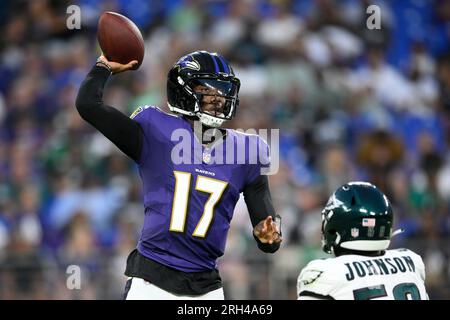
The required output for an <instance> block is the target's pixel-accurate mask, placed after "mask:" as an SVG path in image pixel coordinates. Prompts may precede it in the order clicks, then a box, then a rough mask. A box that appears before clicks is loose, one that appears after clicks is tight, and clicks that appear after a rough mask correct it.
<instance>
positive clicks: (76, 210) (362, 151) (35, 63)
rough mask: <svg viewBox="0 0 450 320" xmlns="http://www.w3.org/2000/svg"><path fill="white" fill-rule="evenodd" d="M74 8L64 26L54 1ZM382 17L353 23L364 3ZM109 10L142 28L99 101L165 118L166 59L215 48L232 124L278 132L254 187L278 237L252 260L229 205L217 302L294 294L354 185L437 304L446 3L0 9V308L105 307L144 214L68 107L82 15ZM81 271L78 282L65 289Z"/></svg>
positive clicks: (83, 37)
mask: <svg viewBox="0 0 450 320" xmlns="http://www.w3.org/2000/svg"><path fill="white" fill-rule="evenodd" d="M71 4H77V5H79V6H80V8H81V29H80V30H76V29H75V30H69V29H68V28H67V26H66V19H67V18H68V17H69V15H68V14H67V13H66V9H67V7H68V6H69V5H71ZM371 4H377V5H378V6H379V7H380V9H381V29H379V30H369V29H368V28H367V27H366V20H367V18H368V17H369V14H367V13H366V8H367V7H368V6H369V5H371ZM104 11H116V12H120V13H122V14H124V15H126V16H128V17H129V18H131V19H132V20H133V21H134V22H135V23H136V24H137V25H138V26H139V28H140V29H141V31H142V33H143V36H144V39H145V44H146V55H145V60H144V63H143V65H142V67H141V68H140V69H139V70H138V71H134V72H127V73H124V74H121V75H119V76H114V77H112V79H111V80H110V82H109V84H108V89H107V91H106V96H105V100H106V101H107V102H108V103H109V104H111V105H113V106H116V107H117V108H119V109H120V110H122V111H123V112H125V113H127V114H131V113H132V111H133V110H134V109H135V108H136V107H137V106H139V105H145V104H153V105H158V106H160V107H162V108H166V103H165V96H166V91H165V90H166V89H165V86H166V75H167V72H168V70H169V68H170V67H171V65H172V64H173V63H174V62H175V61H176V60H177V59H178V58H179V57H180V56H182V55H184V54H186V53H188V52H190V51H194V50H199V49H204V50H208V51H217V52H220V53H221V54H222V55H223V56H225V57H226V58H227V59H228V60H230V62H231V63H232V65H233V66H234V69H235V73H236V74H237V76H238V77H239V78H240V79H241V81H242V88H241V94H240V98H241V103H240V107H239V109H238V113H237V118H236V119H235V120H234V121H233V122H231V123H229V124H228V126H229V127H233V128H242V129H248V128H255V129H260V128H278V129H280V160H281V165H280V170H279V172H278V174H276V175H273V176H271V177H270V183H271V190H272V197H273V200H274V204H275V207H276V209H277V211H278V213H279V214H280V215H281V216H282V218H283V222H282V227H283V236H284V242H283V245H282V248H281V250H280V251H278V252H277V253H276V254H275V255H267V254H264V253H262V252H260V251H259V250H258V249H257V247H256V243H255V242H254V240H253V237H252V235H251V230H252V228H251V223H250V219H249V217H248V213H247V211H246V208H245V203H244V202H243V201H240V202H239V203H238V206H237V207H236V211H235V215H234V218H233V221H232V227H231V230H230V233H229V237H228V242H227V249H226V253H225V255H224V257H222V258H221V259H220V260H219V268H220V270H221V276H222V279H223V281H224V285H225V294H226V297H227V298H228V299H296V289H295V288H296V279H297V276H298V274H299V272H300V270H301V268H302V267H303V266H305V264H306V263H307V262H309V261H310V260H311V259H315V258H319V257H327V255H325V254H324V253H322V252H321V250H320V221H321V217H320V211H321V209H322V207H323V205H324V204H325V203H326V201H327V199H328V197H329V195H330V194H331V192H332V191H334V189H336V188H337V187H338V186H340V185H341V184H343V183H345V182H347V181H349V180H367V181H370V182H372V183H374V184H376V185H377V186H378V187H380V188H381V189H382V190H383V191H384V192H385V193H387V195H388V196H389V198H390V200H391V201H392V203H393V205H394V209H395V226H396V227H397V228H405V230H406V232H405V233H404V234H402V235H400V236H397V238H395V239H394V240H393V241H392V243H391V247H407V248H410V249H412V250H415V251H416V252H417V253H419V254H420V255H422V257H423V259H424V261H425V265H426V268H427V280H426V284H427V288H428V291H429V295H430V298H432V299H450V149H449V143H450V45H449V43H450V2H449V1H444V0H442V1H439V0H398V1H375V0H374V1H364V0H342V1H337V0H292V1H288V0H284V1H283V0H278V1H275V0H274V1H268V0H267V1H256V0H254V1H253V0H235V1H221V0H214V1H213V0H210V1H196V0H174V1H162V0H154V1H144V0H116V1H100V0H82V1H49V0H35V1H1V2H0V28H1V34H2V36H1V38H0V299H120V298H121V297H122V293H123V289H124V284H125V281H126V279H125V276H124V275H123V272H124V269H125V262H126V257H127V255H128V253H129V252H130V251H131V250H132V249H133V248H134V247H135V245H136V241H137V237H138V234H139V231H140V227H141V222H142V220H143V206H142V200H141V198H142V197H141V193H140V192H141V189H140V186H141V183H140V180H139V177H138V172H137V169H136V166H135V165H134V163H133V162H132V161H131V160H129V159H128V158H127V157H126V156H124V155H123V154H121V153H120V152H119V151H118V150H117V149H116V148H115V147H114V146H113V145H112V143H110V142H109V141H108V140H106V139H105V138H104V137H103V136H101V135H100V134H99V133H98V132H96V131H95V130H94V129H93V128H92V127H91V126H90V125H88V124H87V123H85V122H84V121H83V120H82V119H81V118H80V116H79V115H78V113H77V111H76V109H75V105H74V104H75V103H74V102H75V97H76V94H77V90H78V88H79V85H80V83H81V81H82V80H83V79H84V77H85V75H86V74H87V72H88V71H89V70H90V68H91V67H92V66H93V64H94V62H95V59H96V58H97V57H98V56H99V54H100V51H99V48H98V44H97V40H96V29H97V21H98V18H99V16H100V14H101V13H102V12H104ZM69 265H77V266H80V268H81V290H69V289H68V288H67V286H66V282H67V278H68V276H69V274H68V273H67V272H66V271H67V267H68V266H69Z"/></svg>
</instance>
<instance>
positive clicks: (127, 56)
mask: <svg viewBox="0 0 450 320" xmlns="http://www.w3.org/2000/svg"><path fill="white" fill-rule="evenodd" d="M97 39H98V42H99V44H100V48H102V51H103V54H104V56H105V57H106V59H108V60H109V61H113V62H119V63H122V64H127V63H128V62H130V61H132V60H137V61H138V63H137V64H136V65H135V66H134V68H133V69H137V68H139V66H140V65H141V63H142V60H143V59H144V51H145V50H144V39H143V38H142V34H141V32H140V31H139V29H138V27H137V26H136V25H135V24H134V22H133V21H131V20H130V19H128V18H127V17H125V16H123V15H121V14H118V13H116V12H110V11H107V12H104V13H103V14H102V15H101V16H100V19H99V20H98V30H97Z"/></svg>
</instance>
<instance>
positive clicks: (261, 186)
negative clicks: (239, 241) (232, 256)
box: [244, 175, 281, 253]
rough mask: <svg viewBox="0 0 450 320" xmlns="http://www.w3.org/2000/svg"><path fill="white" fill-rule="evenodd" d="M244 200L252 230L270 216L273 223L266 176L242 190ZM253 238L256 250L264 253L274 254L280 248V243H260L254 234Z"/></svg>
mask: <svg viewBox="0 0 450 320" xmlns="http://www.w3.org/2000/svg"><path fill="white" fill-rule="evenodd" d="M244 199H245V203H246V204H247V209H248V212H249V213H250V220H251V221H252V225H253V228H254V227H255V226H256V225H257V224H258V223H259V222H261V221H262V220H264V219H266V218H267V217H268V216H272V218H273V219H274V221H275V219H276V214H275V209H274V208H273V205H272V198H271V196H270V190H269V180H268V179H267V176H265V175H260V176H259V177H258V178H256V180H255V181H254V182H252V183H251V184H250V185H248V186H246V187H245V188H244ZM280 232H281V230H280ZM253 237H254V238H255V240H256V242H257V244H258V248H259V249H260V250H262V251H264V252H267V253H274V252H275V251H277V250H278V249H279V248H280V243H272V244H268V243H262V242H261V241H260V240H259V239H258V237H256V236H255V234H253Z"/></svg>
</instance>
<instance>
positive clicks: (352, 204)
mask: <svg viewBox="0 0 450 320" xmlns="http://www.w3.org/2000/svg"><path fill="white" fill-rule="evenodd" d="M392 224H393V212H392V207H391V204H390V203H389V200H388V199H387V197H386V196H385V195H384V194H383V193H382V192H381V191H380V190H378V188H377V187H375V186H374V185H373V184H370V183H368V182H349V183H347V184H345V185H343V186H341V187H340V188H339V189H337V190H336V191H335V192H334V193H333V195H332V196H331V197H330V199H329V200H328V203H327V205H326V206H325V208H324V209H323V210H322V249H323V251H325V252H326V253H333V252H334V249H335V248H336V247H340V248H345V249H349V250H357V251H380V250H386V249H387V248H388V247H389V243H390V240H391V235H392Z"/></svg>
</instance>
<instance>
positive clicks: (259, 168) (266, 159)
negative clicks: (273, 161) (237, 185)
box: [245, 135, 270, 185]
mask: <svg viewBox="0 0 450 320" xmlns="http://www.w3.org/2000/svg"><path fill="white" fill-rule="evenodd" d="M248 139H249V141H248V143H249V149H248V153H249V163H250V164H249V165H248V174H247V179H246V183H245V184H246V185H248V184H251V183H252V182H253V181H255V180H256V178H258V177H259V176H260V175H261V174H262V172H263V168H269V167H270V149H269V145H268V144H267V142H266V141H264V139H262V138H261V137H259V136H257V135H250V136H248ZM255 150H256V154H255V153H254V152H255Z"/></svg>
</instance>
